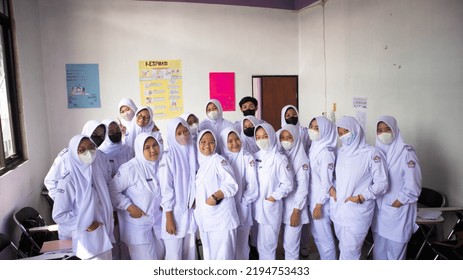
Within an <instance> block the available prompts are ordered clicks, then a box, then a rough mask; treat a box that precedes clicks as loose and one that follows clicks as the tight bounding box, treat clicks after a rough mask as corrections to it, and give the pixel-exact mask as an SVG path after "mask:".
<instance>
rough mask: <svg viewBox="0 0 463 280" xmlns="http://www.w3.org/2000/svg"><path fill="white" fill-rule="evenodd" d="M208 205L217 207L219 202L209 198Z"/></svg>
mask: <svg viewBox="0 0 463 280" xmlns="http://www.w3.org/2000/svg"><path fill="white" fill-rule="evenodd" d="M206 204H207V205H210V206H215V205H217V201H216V200H215V199H214V198H213V197H212V196H209V197H208V198H207V199H206Z"/></svg>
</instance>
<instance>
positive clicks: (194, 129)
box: [190, 123, 198, 134]
mask: <svg viewBox="0 0 463 280" xmlns="http://www.w3.org/2000/svg"><path fill="white" fill-rule="evenodd" d="M190 132H191V133H192V134H195V133H196V132H198V123H193V124H192V125H190Z"/></svg>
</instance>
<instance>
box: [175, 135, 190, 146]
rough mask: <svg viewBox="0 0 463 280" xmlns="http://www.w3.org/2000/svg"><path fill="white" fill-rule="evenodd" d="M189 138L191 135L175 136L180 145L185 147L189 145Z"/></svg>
mask: <svg viewBox="0 0 463 280" xmlns="http://www.w3.org/2000/svg"><path fill="white" fill-rule="evenodd" d="M189 137H190V135H185V134H182V135H177V136H175V139H176V140H177V142H178V143H179V144H180V145H183V146H185V145H186V144H188V140H189Z"/></svg>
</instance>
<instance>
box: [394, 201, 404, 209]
mask: <svg viewBox="0 0 463 280" xmlns="http://www.w3.org/2000/svg"><path fill="white" fill-rule="evenodd" d="M402 205H403V204H402V202H400V201H399V200H398V199H396V200H395V201H394V203H392V207H395V208H400V207H402Z"/></svg>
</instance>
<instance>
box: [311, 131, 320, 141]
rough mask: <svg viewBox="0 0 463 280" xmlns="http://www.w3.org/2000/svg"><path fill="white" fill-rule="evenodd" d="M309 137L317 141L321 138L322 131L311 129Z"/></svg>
mask: <svg viewBox="0 0 463 280" xmlns="http://www.w3.org/2000/svg"><path fill="white" fill-rule="evenodd" d="M309 138H310V140H312V141H317V140H318V139H319V138H320V131H316V130H314V129H309Z"/></svg>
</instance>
